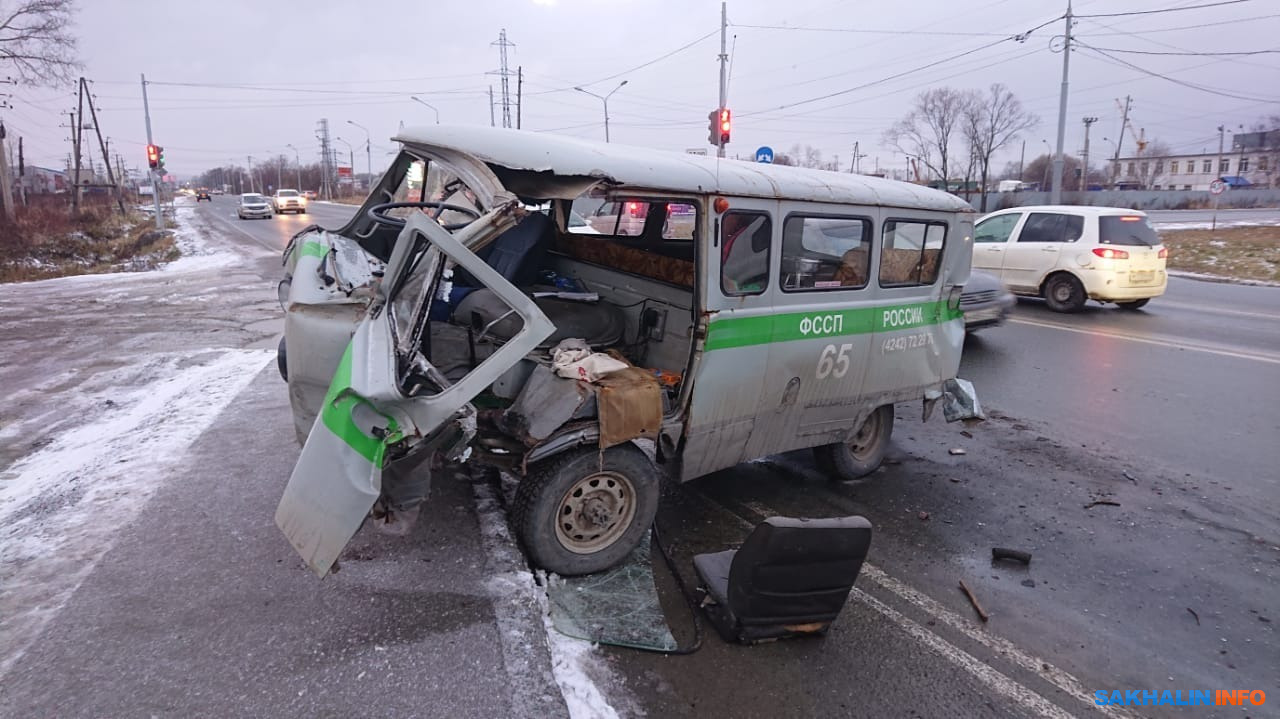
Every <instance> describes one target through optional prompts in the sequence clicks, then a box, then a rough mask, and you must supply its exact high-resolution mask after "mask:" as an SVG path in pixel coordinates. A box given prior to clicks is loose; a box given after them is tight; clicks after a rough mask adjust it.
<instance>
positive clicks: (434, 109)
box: [409, 97, 440, 125]
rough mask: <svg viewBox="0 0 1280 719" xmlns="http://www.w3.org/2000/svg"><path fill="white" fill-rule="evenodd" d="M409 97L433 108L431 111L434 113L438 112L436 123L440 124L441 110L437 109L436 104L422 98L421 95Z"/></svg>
mask: <svg viewBox="0 0 1280 719" xmlns="http://www.w3.org/2000/svg"><path fill="white" fill-rule="evenodd" d="M409 99H410V100H413V101H414V102H416V103H418V104H420V105H426V106H427V107H429V108H431V111H432V112H434V113H435V114H436V124H437V125H439V124H440V111H439V110H437V109H436V107H435V105H432V104H431V103H429V102H427V101H425V100H423V99H422V98H420V97H410V98H409Z"/></svg>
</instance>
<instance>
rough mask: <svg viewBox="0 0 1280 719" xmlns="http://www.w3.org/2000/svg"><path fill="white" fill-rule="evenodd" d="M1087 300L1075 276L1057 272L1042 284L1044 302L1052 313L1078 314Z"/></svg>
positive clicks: (1082, 287)
mask: <svg viewBox="0 0 1280 719" xmlns="http://www.w3.org/2000/svg"><path fill="white" fill-rule="evenodd" d="M1088 299H1089V298H1088V296H1087V295H1085V293H1084V285H1082V284H1080V280H1077V279H1076V277H1075V275H1072V274H1068V273H1066V272H1059V273H1058V274H1056V275H1054V276H1052V277H1050V278H1049V280H1048V281H1047V282H1045V283H1044V301H1045V302H1046V303H1047V304H1048V305H1049V309H1051V310H1053V311H1054V312H1079V311H1080V310H1081V309H1083V308H1084V303H1085V300H1088Z"/></svg>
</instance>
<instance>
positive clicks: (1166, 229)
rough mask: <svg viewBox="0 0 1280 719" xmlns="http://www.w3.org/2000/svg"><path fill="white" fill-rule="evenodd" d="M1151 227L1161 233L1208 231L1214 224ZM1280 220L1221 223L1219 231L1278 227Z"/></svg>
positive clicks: (1153, 225)
mask: <svg viewBox="0 0 1280 719" xmlns="http://www.w3.org/2000/svg"><path fill="white" fill-rule="evenodd" d="M1151 226H1152V227H1154V228H1156V230H1157V231H1159V232H1176V231H1178V230H1208V229H1212V228H1213V223H1212V222H1153V223H1151ZM1276 226H1280V220H1237V221H1235V222H1226V221H1223V222H1219V223H1218V229H1220V230H1222V229H1228V228H1232V227H1276Z"/></svg>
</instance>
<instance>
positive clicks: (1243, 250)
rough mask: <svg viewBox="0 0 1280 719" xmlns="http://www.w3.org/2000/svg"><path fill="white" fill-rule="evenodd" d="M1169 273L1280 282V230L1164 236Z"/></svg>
mask: <svg viewBox="0 0 1280 719" xmlns="http://www.w3.org/2000/svg"><path fill="white" fill-rule="evenodd" d="M1160 238H1161V239H1162V240H1163V241H1164V244H1165V246H1166V247H1168V248H1169V269H1171V270H1184V271H1186V272H1199V273H1202V274H1206V275H1216V276H1218V277H1225V278H1230V279H1235V280H1263V281H1267V282H1280V226H1271V227H1229V228H1221V229H1218V230H1217V231H1212V232H1211V231H1209V230H1177V231H1170V232H1161V233H1160Z"/></svg>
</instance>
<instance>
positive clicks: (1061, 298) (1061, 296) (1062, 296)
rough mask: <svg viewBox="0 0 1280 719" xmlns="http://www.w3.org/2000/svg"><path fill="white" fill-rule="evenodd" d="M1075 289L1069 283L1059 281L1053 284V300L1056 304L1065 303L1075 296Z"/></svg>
mask: <svg viewBox="0 0 1280 719" xmlns="http://www.w3.org/2000/svg"><path fill="white" fill-rule="evenodd" d="M1075 293H1076V292H1075V288H1074V287H1072V286H1071V283H1070V282H1065V281H1059V282H1055V283H1054V284H1053V299H1055V300H1057V301H1058V302H1062V303H1064V304H1065V303H1067V302H1070V301H1071V298H1072V297H1074V296H1075Z"/></svg>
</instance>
